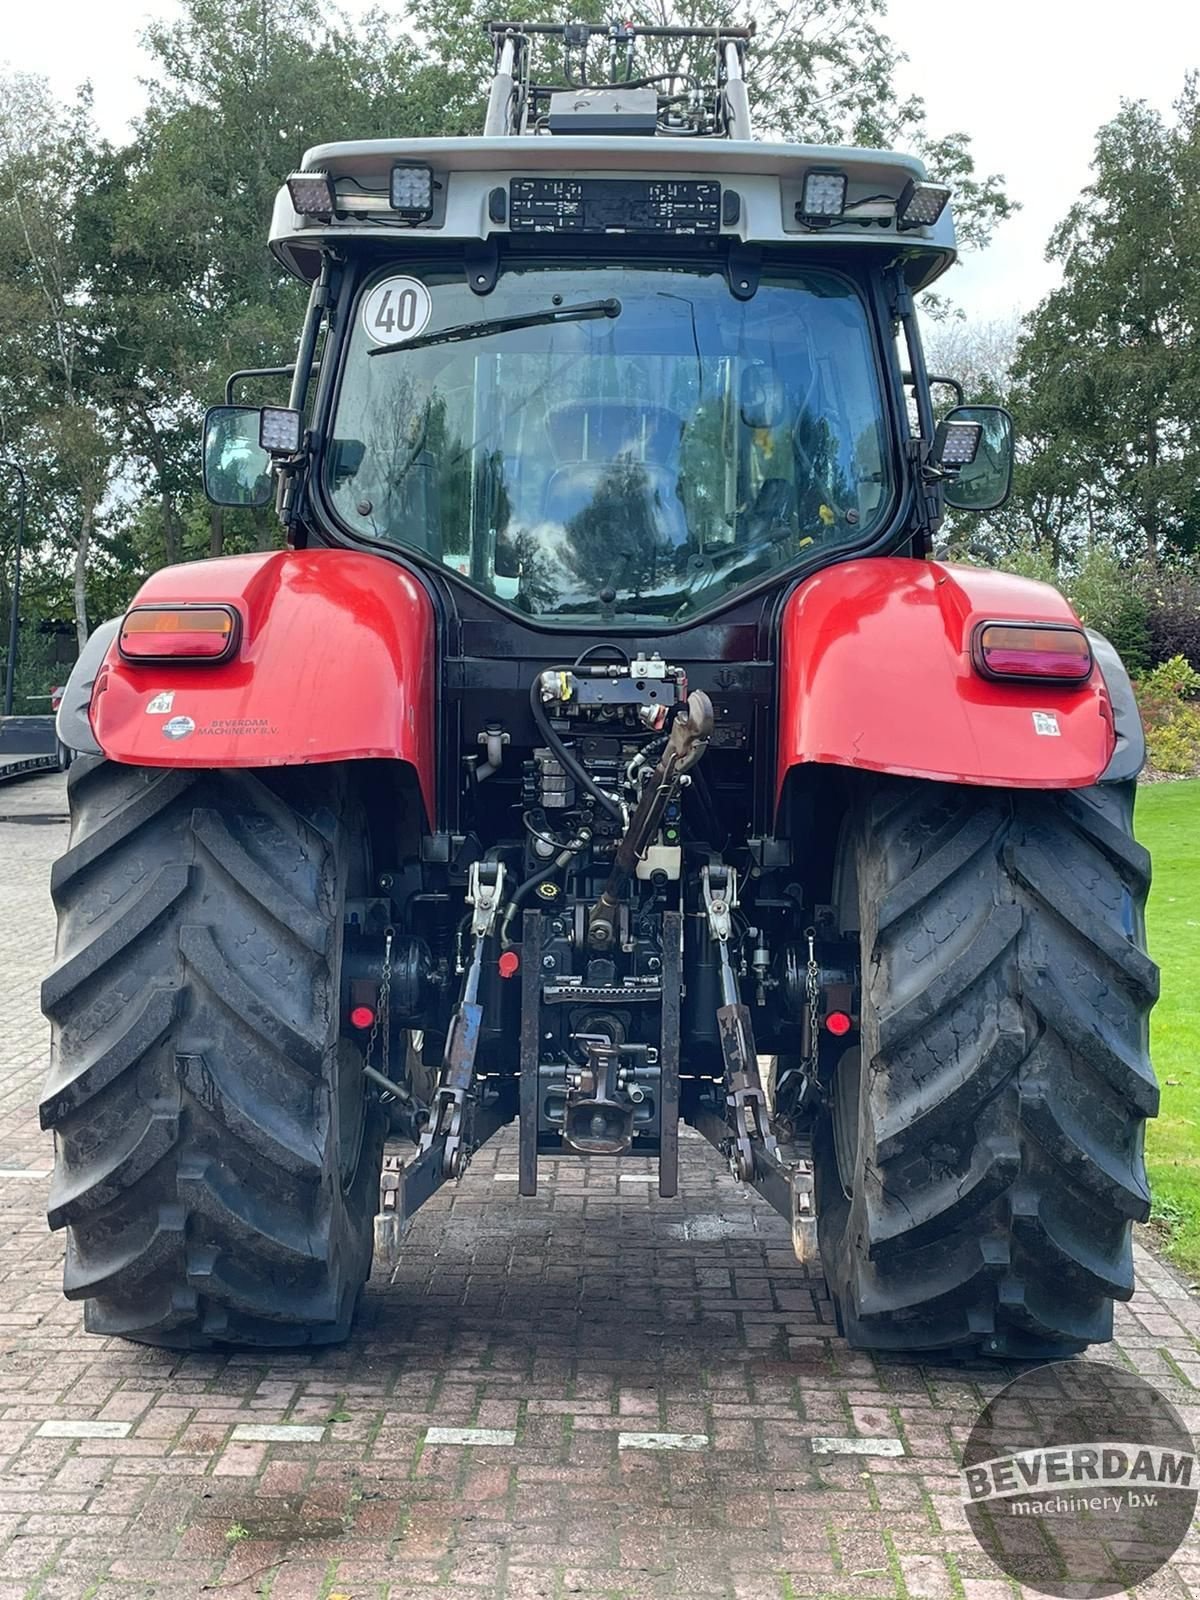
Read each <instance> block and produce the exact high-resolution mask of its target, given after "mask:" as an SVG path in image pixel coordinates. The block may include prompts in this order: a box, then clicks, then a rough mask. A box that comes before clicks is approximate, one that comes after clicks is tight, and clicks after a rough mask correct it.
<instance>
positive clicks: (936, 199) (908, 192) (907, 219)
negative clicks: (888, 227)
mask: <svg viewBox="0 0 1200 1600" xmlns="http://www.w3.org/2000/svg"><path fill="white" fill-rule="evenodd" d="M949 200H950V190H949V188H948V187H947V186H946V185H945V184H944V183H918V182H917V181H916V179H915V178H910V179H909V180H908V182H907V183H906V184H905V185H904V188H903V189H901V191H900V198H899V200H897V201H896V226H897V228H899V229H900V230H901V232H903V231H904V229H905V228H932V227H933V225H934V223H935V222H936V221H937V219H938V218H939V217H940V216H941V214H942V212H943V211H945V209H946V206H947V204H948V203H949Z"/></svg>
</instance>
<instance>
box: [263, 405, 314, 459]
mask: <svg viewBox="0 0 1200 1600" xmlns="http://www.w3.org/2000/svg"><path fill="white" fill-rule="evenodd" d="M302 426H303V419H302V418H301V416H300V413H299V412H298V411H291V410H289V409H288V408H287V407H286V406H264V407H263V408H262V411H261V412H260V413H259V419H258V442H259V444H260V445H261V446H262V448H263V449H264V450H266V451H268V452H269V453H270V454H271V455H273V456H294V455H295V454H296V451H297V450H299V448H300V434H301V429H302Z"/></svg>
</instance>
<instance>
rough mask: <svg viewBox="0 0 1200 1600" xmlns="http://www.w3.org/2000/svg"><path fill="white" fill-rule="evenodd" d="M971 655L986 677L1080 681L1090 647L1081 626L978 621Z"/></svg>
mask: <svg viewBox="0 0 1200 1600" xmlns="http://www.w3.org/2000/svg"><path fill="white" fill-rule="evenodd" d="M971 653H972V656H973V657H974V660H975V665H976V667H977V668H978V670H979V671H980V672H981V673H982V674H983V676H984V677H985V678H1052V679H1055V680H1056V681H1057V682H1059V683H1083V682H1085V681H1086V680H1087V679H1088V678H1089V677H1090V676H1091V673H1092V649H1091V646H1090V645H1089V644H1088V640H1087V635H1086V634H1085V633H1084V631H1083V629H1082V628H1072V627H1058V626H1057V625H1056V624H1053V623H1051V624H1047V623H1038V622H981V623H980V625H979V626H978V628H976V630H975V638H974V641H973V648H972V652H971Z"/></svg>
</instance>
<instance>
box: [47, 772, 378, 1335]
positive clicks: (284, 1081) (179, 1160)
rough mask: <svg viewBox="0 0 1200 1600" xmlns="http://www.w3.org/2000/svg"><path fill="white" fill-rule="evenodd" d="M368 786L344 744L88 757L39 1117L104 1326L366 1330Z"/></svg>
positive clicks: (62, 910)
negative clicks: (353, 1126) (169, 757)
mask: <svg viewBox="0 0 1200 1600" xmlns="http://www.w3.org/2000/svg"><path fill="white" fill-rule="evenodd" d="M347 789H348V780H347V779H346V777H345V775H344V773H342V772H340V771H339V770H338V769H330V768H325V769H310V770H309V771H307V772H306V773H305V774H302V775H297V774H287V773H283V774H280V775H278V776H276V775H274V774H268V775H266V776H256V775H252V774H250V773H241V772H237V773H229V772H188V773H186V774H181V773H179V772H178V771H175V770H172V769H156V770H146V769H140V768H133V767H122V766H119V765H117V764H114V763H109V762H106V761H104V760H103V759H102V758H89V757H84V758H80V759H79V760H77V761H76V762H75V763H74V764H73V765H72V768H71V773H70V777H69V780H68V794H69V797H70V804H71V813H72V833H71V844H70V846H69V848H68V851H67V853H66V855H65V856H64V857H63V860H62V862H61V863H60V864H59V867H58V868H57V869H56V872H55V875H54V885H53V892H54V898H55V903H56V906H57V909H58V917H59V932H58V947H57V959H58V964H57V966H56V967H55V970H54V971H53V973H52V974H51V975H50V977H49V978H48V979H47V981H46V984H45V986H44V989H43V1005H44V1008H45V1009H46V1011H47V1013H48V1014H49V1016H50V1018H51V1022H52V1024H53V1027H52V1051H51V1067H50V1072H49V1076H48V1079H47V1083H46V1088H45V1091H44V1094H43V1098H42V1104H41V1117H42V1123H43V1126H44V1127H47V1128H51V1129H53V1131H54V1135H55V1175H54V1178H53V1181H52V1185H51V1193H50V1202H49V1212H50V1221H51V1226H53V1227H66V1228H67V1230H68V1236H67V1249H66V1265H65V1268H64V1289H65V1292H66V1294H67V1295H68V1297H69V1298H71V1299H82V1300H83V1301H84V1324H85V1326H86V1327H87V1328H88V1329H89V1330H90V1331H92V1332H96V1333H100V1334H106V1335H114V1336H119V1337H122V1338H126V1339H133V1340H138V1341H141V1342H143V1343H148V1344H155V1345H162V1346H164V1347H167V1348H172V1349H205V1348H209V1347H212V1346H221V1345H239V1344H240V1345H247V1346H264V1347H266V1346H293V1345H303V1344H325V1343H334V1342H337V1341H339V1340H341V1339H344V1338H345V1337H346V1335H347V1334H348V1332H349V1328H350V1323H351V1319H352V1317H353V1314H354V1309H355V1305H356V1302H357V1299H358V1295H359V1291H360V1289H361V1287H362V1284H363V1282H364V1280H365V1278H366V1276H367V1273H368V1271H369V1268H370V1257H371V1227H370V1216H371V1212H372V1211H373V1210H374V1205H375V1198H376V1191H377V1185H378V1170H379V1157H380V1154H381V1150H382V1138H383V1119H382V1116H381V1115H380V1113H379V1112H378V1110H377V1108H375V1106H374V1104H373V1103H372V1105H371V1107H370V1108H369V1109H368V1112H367V1115H366V1119H365V1122H364V1124H363V1131H362V1145H361V1149H359V1150H358V1160H357V1164H353V1163H350V1169H351V1170H348V1172H346V1173H344V1172H343V1170H342V1166H341V1154H340V1152H339V1149H338V1124H339V1119H340V1115H341V1112H340V1108H339V1103H338V1094H337V1082H338V1079H337V1073H338V1072H339V1071H342V1070H346V1067H345V1057H344V1055H343V1054H342V1053H341V1049H340V1046H339V1017H338V1011H339V1007H338V963H339V962H340V958H341V939H340V920H341V915H342V912H341V901H342V896H344V894H345V893H346V890H347V873H348V862H349V859H350V857H349V852H350V840H351V823H350V822H349V821H348V820H347V817H348V814H349V806H348V796H347ZM293 802H294V803H293ZM356 1149H358V1146H357V1144H356ZM343 1180H345V1181H343Z"/></svg>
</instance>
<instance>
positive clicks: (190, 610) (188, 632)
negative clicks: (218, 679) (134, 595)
mask: <svg viewBox="0 0 1200 1600" xmlns="http://www.w3.org/2000/svg"><path fill="white" fill-rule="evenodd" d="M234 627H235V618H234V614H233V612H232V611H231V610H230V609H229V608H228V606H135V607H134V609H133V610H132V611H130V612H127V613H126V616H125V620H124V621H123V622H122V624H121V654H122V655H123V656H124V657H125V658H126V660H129V661H179V660H184V661H186V660H191V661H219V660H221V659H222V658H223V657H224V656H227V655H228V654H229V652H230V651H231V650H232V648H233V638H234Z"/></svg>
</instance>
